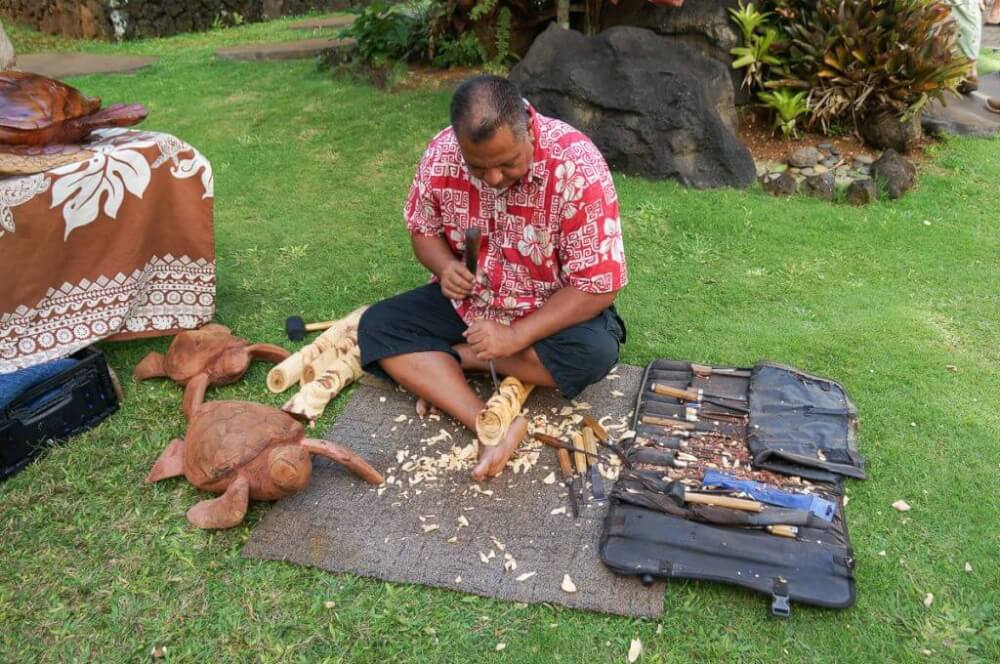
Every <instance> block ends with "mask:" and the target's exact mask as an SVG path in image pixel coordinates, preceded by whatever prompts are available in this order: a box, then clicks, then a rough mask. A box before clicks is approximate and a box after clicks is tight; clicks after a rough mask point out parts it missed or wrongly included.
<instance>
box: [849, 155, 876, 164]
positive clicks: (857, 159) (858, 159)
mask: <svg viewBox="0 0 1000 664" xmlns="http://www.w3.org/2000/svg"><path fill="white" fill-rule="evenodd" d="M874 162H875V159H874V157H871V156H869V155H866V154H857V155H854V163H855V164H862V165H864V166H871V165H872V164H873V163H874Z"/></svg>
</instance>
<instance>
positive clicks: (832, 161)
mask: <svg viewBox="0 0 1000 664" xmlns="http://www.w3.org/2000/svg"><path fill="white" fill-rule="evenodd" d="M820 163H821V164H823V165H824V166H826V167H827V168H833V167H834V166H836V165H837V164H839V163H840V160H839V159H837V158H836V157H827V158H826V159H824V160H823V161H821V162H820Z"/></svg>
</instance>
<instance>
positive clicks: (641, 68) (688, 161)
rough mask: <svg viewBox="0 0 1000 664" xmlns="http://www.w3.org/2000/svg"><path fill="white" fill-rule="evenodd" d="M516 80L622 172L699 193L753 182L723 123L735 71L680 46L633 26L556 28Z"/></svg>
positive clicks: (748, 159)
mask: <svg viewBox="0 0 1000 664" xmlns="http://www.w3.org/2000/svg"><path fill="white" fill-rule="evenodd" d="M510 79H511V80H512V81H514V82H515V83H517V84H518V85H519V86H520V88H521V92H522V93H523V94H524V96H525V97H527V99H528V100H530V101H531V103H532V104H534V106H535V108H537V109H538V110H539V111H540V112H542V113H544V114H546V115H549V116H553V117H556V118H559V119H561V120H564V121H566V122H568V123H569V124H570V125H572V126H574V127H576V128H577V129H579V130H580V131H582V132H584V133H586V134H587V135H588V136H589V137H590V138H591V139H592V140H593V141H594V143H595V144H596V145H597V147H598V148H599V149H600V150H601V152H602V153H603V154H604V158H605V159H606V160H607V162H608V163H609V164H610V165H611V166H612V167H613V168H615V169H618V170H621V171H625V172H627V173H635V174H638V175H644V176H648V177H655V178H672V179H675V180H678V181H680V182H681V183H683V184H686V185H690V186H693V187H698V188H705V187H747V186H749V185H750V184H751V183H752V182H753V181H754V179H755V176H756V173H755V168H754V162H753V157H752V156H751V155H750V152H749V151H748V150H747V149H746V147H745V146H744V145H743V144H742V143H740V142H739V141H738V140H737V138H736V136H735V135H734V134H733V132H732V131H730V129H729V127H728V126H727V124H726V123H725V122H724V121H723V119H722V117H721V115H720V113H721V114H732V115H733V116H734V117H735V112H736V111H735V105H734V103H733V91H732V87H731V86H730V81H729V72H728V70H727V68H726V67H725V66H723V65H722V64H721V63H718V62H716V61H714V60H710V59H708V58H706V57H704V56H703V55H700V54H699V53H697V52H696V51H695V50H694V49H692V48H691V47H689V46H687V45H685V44H681V43H678V42H677V41H676V40H672V39H668V38H665V37H661V36H659V35H657V34H656V33H654V32H652V31H650V30H644V29H641V28H632V27H619V28H611V29H610V30H606V31H604V32H602V33H600V34H599V35H597V36H595V37H586V36H584V35H583V34H581V33H579V32H576V31H573V30H563V29H561V28H559V26H558V25H556V24H554V23H553V24H551V25H550V26H549V27H548V29H546V30H545V32H543V33H542V34H541V35H540V36H539V37H538V38H537V39H536V40H535V42H534V43H533V44H532V45H531V49H530V50H529V51H528V53H527V55H525V57H524V59H522V60H521V62H519V63H518V64H517V66H515V67H514V69H513V70H512V71H511V73H510Z"/></svg>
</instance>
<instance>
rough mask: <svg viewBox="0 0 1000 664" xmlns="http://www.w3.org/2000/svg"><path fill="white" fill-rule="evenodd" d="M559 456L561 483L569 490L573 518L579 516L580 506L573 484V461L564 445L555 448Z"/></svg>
mask: <svg viewBox="0 0 1000 664" xmlns="http://www.w3.org/2000/svg"><path fill="white" fill-rule="evenodd" d="M556 454H557V455H558V456H559V470H560V472H562V476H563V484H565V485H566V490H567V491H569V510H570V512H572V513H573V518H574V519H575V518H577V517H579V516H580V506H579V505H578V504H577V502H576V487H574V486H573V484H574V482H573V463H572V462H571V461H570V460H569V451H568V450H567V449H566V448H565V447H560V448H559V449H558V450H556Z"/></svg>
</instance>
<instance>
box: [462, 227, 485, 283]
mask: <svg viewBox="0 0 1000 664" xmlns="http://www.w3.org/2000/svg"><path fill="white" fill-rule="evenodd" d="M480 237H482V231H480V230H479V229H478V228H476V227H474V226H473V227H472V228H468V229H466V231H465V267H466V268H468V270H469V272H471V273H472V275H473V276H475V274H476V270H477V269H478V267H479V238H480Z"/></svg>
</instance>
